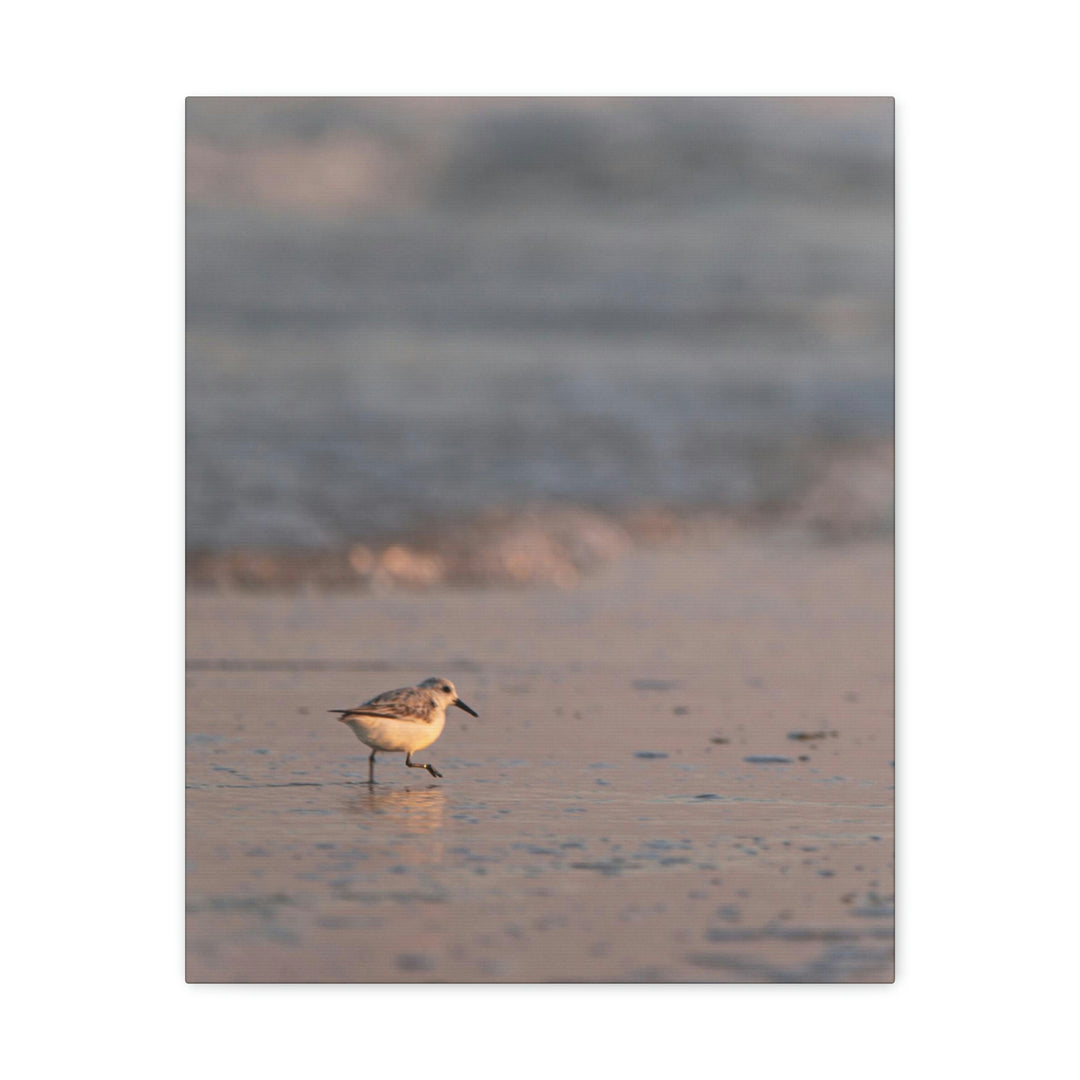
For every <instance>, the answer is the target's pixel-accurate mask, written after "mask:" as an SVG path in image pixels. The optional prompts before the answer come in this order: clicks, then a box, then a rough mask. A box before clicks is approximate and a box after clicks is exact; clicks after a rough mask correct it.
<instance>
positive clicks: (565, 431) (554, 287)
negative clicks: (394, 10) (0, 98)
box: [187, 99, 893, 552]
mask: <svg viewBox="0 0 1080 1080" xmlns="http://www.w3.org/2000/svg"><path fill="white" fill-rule="evenodd" d="M188 141H189V159H188V164H189V205H188V245H187V251H188V267H187V305H188V340H187V355H188V379H187V409H188V455H187V497H188V506H187V528H188V544H189V547H190V548H192V549H197V550H199V551H202V552H214V551H220V550H225V549H235V548H243V547H247V548H262V549H291V550H303V551H309V552H319V551H329V550H337V551H344V550H346V549H347V548H348V546H349V545H355V544H357V543H372V544H380V543H389V542H391V541H393V540H395V539H400V538H402V537H409V536H414V535H418V534H420V533H422V532H425V531H427V532H430V531H431V530H432V529H435V528H437V527H438V526H439V524H440V523H442V522H462V521H468V520H469V519H470V518H471V517H476V516H477V515H483V514H485V513H488V512H490V511H492V510H493V509H498V510H507V509H510V510H512V509H514V508H524V507H527V506H530V505H533V504H536V503H537V502H538V501H539V502H544V503H546V504H575V505H579V506H581V507H584V508H593V509H595V510H598V511H601V512H604V513H611V514H616V515H624V514H626V513H628V512H630V511H632V510H633V509H634V508H635V507H641V506H649V507H657V506H660V507H665V508H670V509H672V510H675V511H694V510H700V509H702V508H719V509H724V508H753V507H757V506H764V505H779V504H785V503H791V502H792V501H793V500H795V499H797V498H798V497H799V495H800V493H801V492H803V491H805V488H806V485H807V483H808V481H809V478H810V474H811V472H812V469H811V466H810V463H811V462H813V461H815V460H818V459H819V458H820V454H819V450H820V448H821V447H823V446H835V445H836V444H842V443H848V444H850V445H852V446H855V445H863V444H866V445H869V444H873V443H880V442H882V441H885V442H888V441H889V440H890V439H891V436H892V414H893V340H892V329H893V263H892V257H893V232H892V230H893V210H892V104H891V102H890V101H887V100H882V99H871V100H863V101H857V100H855V101H846V100H842V99H834V100H830V101H823V102H814V101H783V100H779V99H777V100H757V101H754V100H750V99H747V100H740V99H716V100H679V99H655V100H651V101H637V100H625V101H621V100H615V101H610V100H595V101H571V100H564V99H551V100H544V101H491V100H485V99H474V100H464V101H462V100H454V99H445V100H444V99H431V100H422V101H410V100H408V99H393V100H377V99H357V100H350V99H311V100H303V99H293V100H283V101H275V100H273V99H229V100H220V99H193V100H192V101H191V102H190V103H189V122H188Z"/></svg>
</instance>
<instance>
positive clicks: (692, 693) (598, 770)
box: [187, 528, 894, 982]
mask: <svg viewBox="0 0 1080 1080" xmlns="http://www.w3.org/2000/svg"><path fill="white" fill-rule="evenodd" d="M187 619H188V622H187V632H188V674H187V680H188V682H187V685H188V691H187V715H188V719H187V834H188V835H187V858H188V863H187V910H188V936H187V943H188V967H187V975H188V980H189V981H193V982H237V981H238V982H264V981H270V982H308V981H312V982H316V981H318V982H335V981H337V982H415V981H450V982H544V981H590V982H626V981H662V982H663V981H678V982H689V981H716V982H774V981H778V982H791V981H809V982H888V981H891V979H892V977H893V804H894V799H893V792H894V789H893V783H894V760H893V759H894V750H893V705H894V701H893V552H892V545H891V543H890V542H888V541H887V540H884V539H866V540H854V541H851V542H847V543H837V544H824V543H820V542H814V541H812V540H811V539H808V537H807V536H806V535H805V533H801V532H798V531H795V530H787V531H784V530H778V529H773V530H766V529H763V528H757V529H747V528H732V529H730V530H727V531H724V532H722V533H720V534H717V533H713V534H711V535H708V536H697V537H685V538H683V539H681V540H680V541H678V542H677V543H674V544H668V545H665V546H663V547H659V548H655V549H651V550H650V549H640V550H635V551H634V552H632V553H631V554H629V555H627V556H626V557H624V558H622V559H620V560H618V561H616V562H614V563H613V564H611V565H610V566H609V567H607V568H606V569H604V570H603V571H602V572H601V573H598V574H596V575H595V576H592V577H590V578H587V579H586V580H584V581H583V582H582V583H581V584H580V585H579V586H578V587H577V588H574V589H570V590H560V589H557V588H553V587H549V588H531V589H513V588H506V587H502V588H489V589H468V588H452V587H445V586H440V587H436V588H433V589H429V590H424V591H417V592H403V591H389V592H385V593H380V592H354V593H336V594H335V593H325V594H319V593H314V592H311V593H306V594H305V593H301V592H296V593H292V594H286V593H256V594H244V593H239V592H228V591H226V592H210V591H207V592H200V591H198V590H193V591H191V593H190V594H189V600H188V614H187ZM434 674H438V675H444V676H447V677H449V678H451V679H453V680H454V681H455V682H456V684H457V686H458V688H459V690H460V692H461V694H462V696H463V697H464V698H465V699H466V700H467V701H468V702H469V703H470V704H471V705H472V706H473V707H474V708H475V709H476V710H477V711H478V712H479V713H480V717H479V719H473V718H472V717H469V716H467V715H465V714H464V713H460V712H458V711H457V710H453V713H454V715H452V716H451V717H450V718H449V720H448V723H447V728H446V731H445V733H444V734H443V736H442V737H441V739H440V740H439V741H438V742H437V743H435V745H434V746H433V747H431V748H430V749H429V750H428V751H426V752H425V754H424V755H423V759H424V760H428V761H431V762H433V763H434V764H436V765H437V767H438V768H439V769H440V770H441V771H442V772H443V773H444V774H445V778H444V779H442V780H434V779H432V778H430V777H429V776H427V774H423V773H419V772H418V771H412V770H407V769H405V768H404V765H403V761H402V758H401V756H400V755H382V756H380V758H379V762H378V767H377V773H376V780H377V783H376V785H375V786H374V787H369V786H368V785H367V783H366V782H365V781H366V777H367V750H366V748H365V747H364V746H363V745H362V744H360V743H359V742H358V741H357V740H356V739H355V738H354V737H353V736H352V734H351V733H350V732H349V731H348V730H347V729H345V728H344V727H343V726H342V725H341V724H339V723H338V722H337V721H336V718H335V717H333V716H331V715H329V714H328V713H327V711H326V710H327V709H332V708H335V707H338V708H340V707H345V706H351V705H354V704H356V703H358V702H360V701H362V700H364V699H366V698H367V697H370V696H371V695H372V694H374V693H377V692H379V691H381V690H385V689H389V688H392V687H396V686H402V685H409V684H412V683H415V682H417V681H419V680H420V679H422V678H424V677H426V676H428V675H434Z"/></svg>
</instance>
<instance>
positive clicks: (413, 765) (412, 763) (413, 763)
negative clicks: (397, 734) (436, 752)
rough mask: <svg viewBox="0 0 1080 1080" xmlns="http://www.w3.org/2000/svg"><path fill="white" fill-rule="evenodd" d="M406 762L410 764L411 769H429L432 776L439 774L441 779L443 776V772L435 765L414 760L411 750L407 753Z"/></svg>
mask: <svg viewBox="0 0 1080 1080" xmlns="http://www.w3.org/2000/svg"><path fill="white" fill-rule="evenodd" d="M405 764H406V765H408V766H409V768H410V769H427V771H428V772H429V773H431V775H432V776H437V777H439V778H440V779H441V778H442V773H441V772H439V770H438V769H436V768H435V766H434V765H424V764H422V763H421V762H419V761H413V759H412V751H411V750H410V751H409V752H408V753H407V754H406V755H405Z"/></svg>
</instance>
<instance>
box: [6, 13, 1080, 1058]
mask: <svg viewBox="0 0 1080 1080" xmlns="http://www.w3.org/2000/svg"><path fill="white" fill-rule="evenodd" d="M1058 10H1059V9H1057V8H1056V7H1054V6H1052V5H1049V4H1045V3H1042V4H1040V3H1034V4H1029V5H1027V6H1026V7H1025V8H1024V9H1023V11H1022V12H1014V13H1013V14H1012V15H1011V17H1009V18H1008V19H1006V18H1005V17H1003V16H1002V15H999V14H996V13H995V12H994V11H992V10H990V9H987V8H986V7H985V6H984V5H975V4H972V3H956V4H952V5H940V4H934V5H930V4H926V3H917V4H910V5H907V6H905V7H904V8H895V7H894V8H887V9H883V8H874V7H872V6H868V5H866V4H865V3H831V4H830V3H825V4H816V5H807V4H805V3H798V4H796V3H783V4H778V3H771V4H764V5H757V6H755V7H754V8H753V9H752V10H751V9H750V8H749V6H748V5H739V6H738V7H737V8H734V9H733V8H723V9H719V8H718V9H714V10H710V9H708V8H707V7H705V6H698V5H688V4H685V3H683V4H680V3H674V4H667V5H664V6H663V7H661V8H657V7H650V8H634V7H632V6H630V7H628V6H626V5H624V4H619V5H615V4H592V5H586V4H582V3H577V4H566V3H549V4H546V5H543V6H542V7H539V6H538V7H536V8H529V9H525V10H522V9H521V8H520V7H517V8H513V9H508V8H507V6H506V5H505V4H499V5H496V4H483V5H471V6H467V7H466V8H463V7H462V5H438V6H436V5H431V4H424V5H415V4H413V5H408V6H407V8H402V9H401V13H400V14H399V15H396V16H392V15H389V14H387V12H385V11H372V10H370V9H368V8H365V7H364V6H362V5H356V4H351V5H345V4H321V3H312V4H307V5H305V6H303V7H302V8H297V7H288V8H286V7H277V8H275V7H268V6H267V5H265V4H255V3H232V4H227V5H225V4H221V3H215V4H210V3H206V2H203V0H200V2H194V3H189V4H186V5H184V6H183V7H182V8H181V7H168V8H166V7H163V8H160V9H155V8H152V7H150V8H148V7H146V6H145V5H136V4H134V3H124V4H121V3H111V4H109V3H105V4H99V5H91V6H88V7H83V8H74V7H68V8H66V9H63V10H56V9H40V10H39V11H38V12H37V13H27V12H26V11H25V10H21V11H20V12H19V13H18V14H17V15H15V16H14V17H13V22H12V24H11V25H10V31H11V37H10V38H9V50H10V51H11V53H12V59H13V61H14V64H13V66H11V67H10V68H9V71H8V74H7V82H8V84H9V85H8V88H7V93H6V95H5V114H6V116H7V117H8V118H9V126H8V128H7V140H6V141H7V148H8V150H9V153H10V154H11V155H12V156H11V157H10V159H9V165H8V166H7V172H8V176H7V188H8V198H7V200H6V201H5V206H6V208H7V211H8V215H9V227H10V236H9V242H8V244H7V245H5V246H6V248H7V253H6V260H5V261H6V262H7V264H8V266H9V272H10V273H11V274H12V281H11V284H10V286H9V287H10V288H11V290H12V291H13V293H14V296H13V299H14V304H13V305H12V307H13V320H12V321H13V325H14V327H15V335H14V337H15V341H14V342H13V343H12V351H11V353H10V354H9V362H8V365H7V377H8V393H7V395H6V400H7V410H6V411H7V414H8V415H7V423H6V424H5V426H4V447H5V451H6V452H5V460H6V463H7V465H8V470H9V474H10V476H11V483H12V486H13V489H14V490H13V492H12V494H13V496H14V497H13V498H10V499H9V509H10V510H13V511H14V513H13V515H12V517H11V518H9V524H8V526H7V534H8V537H9V540H10V541H12V545H11V555H9V559H10V562H9V565H8V571H9V587H11V588H10V591H11V592H13V593H14V597H13V602H11V603H9V605H8V610H9V612H10V614H9V625H11V626H12V628H13V630H14V631H15V633H14V634H13V635H12V639H11V640H12V644H11V646H10V648H11V649H12V657H13V660H14V664H13V665H12V669H13V673H14V679H13V683H14V685H15V690H16V693H15V695H14V698H13V699H11V700H10V708H9V711H8V716H7V726H8V730H9V733H10V736H11V737H10V739H9V741H8V746H7V753H6V754H5V760H6V769H5V773H6V776H5V783H4V785H3V786H4V794H3V798H4V805H5V809H6V811H7V812H6V814H5V822H6V825H7V830H8V832H9V834H10V839H9V842H8V843H7V844H6V845H5V854H6V859H5V860H4V863H5V868H6V869H7V870H9V871H11V874H10V877H8V884H7V886H6V888H5V897H4V907H5V910H6V918H5V922H4V925H5V927H6V928H7V931H8V935H7V936H8V939H9V947H10V956H9V958H8V964H7V965H6V967H7V974H8V977H9V981H10V982H11V983H12V985H13V986H14V987H15V989H16V992H17V1000H16V1003H15V1006H14V1008H15V1015H14V1017H11V1016H10V1014H9V1020H11V1019H14V1021H15V1022H14V1023H12V1024H11V1028H12V1031H13V1036H12V1040H11V1045H10V1049H11V1050H12V1051H13V1052H14V1053H15V1054H16V1055H18V1054H21V1055H22V1056H23V1058H24V1059H25V1060H26V1061H27V1062H29V1063H30V1064H31V1065H32V1066H35V1067H36V1071H37V1072H38V1073H39V1074H40V1075H59V1074H60V1073H61V1071H66V1070H68V1069H74V1068H82V1067H85V1066H86V1065H88V1064H89V1063H91V1062H100V1063H101V1064H102V1065H103V1066H104V1067H106V1068H108V1070H109V1072H110V1074H111V1075H115V1076H118V1077H127V1076H140V1077H141V1076H143V1075H146V1074H148V1073H150V1074H157V1075H160V1074H162V1073H164V1074H165V1075H170V1076H171V1075H192V1076H195V1075H197V1076H239V1075H259V1076H270V1077H277V1076H281V1077H285V1076H299V1075H308V1076H310V1075H318V1076H328V1075H340V1074H341V1073H342V1071H343V1070H348V1071H349V1072H350V1073H352V1072H356V1071H363V1072H369V1071H373V1070H376V1069H378V1068H380V1067H382V1068H384V1069H387V1070H391V1069H394V1070H397V1069H401V1070H405V1069H407V1070H409V1071H410V1072H417V1073H422V1072H425V1071H431V1070H439V1071H440V1072H446V1071H454V1070H458V1069H460V1070H461V1072H462V1074H463V1075H467V1076H469V1077H475V1076H489V1075H490V1076H495V1075H498V1076H505V1075H513V1076H525V1077H530V1076H547V1075H549V1074H550V1073H552V1072H556V1071H557V1072H560V1073H563V1074H567V1073H569V1074H570V1075H582V1074H585V1073H586V1071H591V1070H593V1069H596V1068H600V1069H604V1070H605V1071H611V1072H616V1073H618V1074H630V1075H633V1076H639V1075H640V1076H655V1075H666V1076H671V1075H673V1076H680V1075H687V1074H696V1073H697V1072H698V1071H699V1070H703V1069H707V1070H709V1071H710V1072H712V1073H714V1074H729V1075H733V1076H788V1075H792V1074H796V1073H797V1074H798V1075H800V1076H818V1075H820V1076H828V1077H830V1078H835V1077H836V1076H843V1075H855V1074H856V1073H857V1074H858V1075H863V1074H877V1075H883V1076H905V1077H907V1076H910V1075H912V1074H913V1073H915V1072H917V1071H927V1070H929V1071H930V1072H931V1073H932V1074H939V1073H940V1074H944V1073H946V1072H953V1071H956V1072H958V1073H959V1072H960V1071H961V1070H962V1071H963V1073H964V1074H965V1075H970V1074H974V1073H975V1072H977V1071H979V1070H981V1069H982V1068H984V1067H987V1066H990V1065H996V1066H998V1067H1000V1068H1002V1069H1010V1068H1011V1069H1013V1070H1016V1069H1019V1068H1020V1067H1021V1066H1022V1067H1023V1070H1024V1073H1025V1075H1043V1074H1050V1073H1051V1072H1053V1071H1055V1069H1051V1062H1054V1064H1055V1067H1056V1062H1057V1060H1058V1059H1059V1058H1060V1060H1070V1059H1071V1058H1072V1057H1073V1056H1074V1055H1072V1054H1071V1053H1069V1049H1070V1048H1069V1047H1068V1046H1066V1045H1064V1039H1065V1037H1066V1033H1067V1032H1068V1030H1069V1029H1068V1026H1067V1024H1066V1023H1065V1020H1064V1016H1063V1011H1064V1002H1065V1001H1066V1000H1067V997H1068V995H1067V992H1066V991H1067V987H1066V985H1065V984H1064V980H1065V979H1066V978H1067V977H1068V976H1069V975H1071V974H1072V972H1073V970H1074V969H1075V966H1076V954H1075V945H1073V944H1072V936H1071V935H1070V933H1069V923H1068V919H1069V917H1070V915H1071V910H1070V907H1069V903H1068V902H1069V900H1070V899H1071V896H1072V895H1073V892H1072V887H1071V880H1068V881H1067V880H1066V879H1065V877H1064V868H1065V866H1066V865H1067V864H1068V863H1069V862H1071V856H1072V850H1073V848H1074V847H1075V843H1074V842H1070V840H1071V837H1069V836H1067V835H1063V834H1062V829H1063V828H1066V827H1067V826H1066V823H1068V822H1071V820H1072V817H1073V815H1074V814H1075V810H1074V808H1073V806H1072V803H1071V801H1069V802H1068V803H1066V802H1065V799H1066V797H1067V796H1068V795H1069V794H1070V793H1071V792H1070V787H1069V780H1070V779H1071V774H1072V772H1073V769H1072V768H1071V767H1070V766H1071V763H1072V759H1073V755H1072V749H1073V747H1072V743H1071V741H1070V742H1065V741H1064V740H1063V738H1062V736H1063V734H1064V733H1063V732H1062V730H1061V723H1062V719H1063V718H1064V717H1066V716H1070V715H1071V716H1075V703H1074V702H1073V700H1072V695H1065V694H1064V693H1063V692H1062V691H1063V686H1062V683H1063V679H1062V676H1063V675H1064V673H1065V672H1067V671H1069V670H1070V666H1069V661H1070V660H1071V659H1072V655H1071V654H1072V652H1073V649H1072V648H1070V645H1071V643H1072V642H1074V641H1075V631H1073V630H1072V627H1071V619H1070V616H1071V615H1072V612H1073V608H1074V605H1075V600H1076V597H1075V585H1076V572H1075V569H1074V566H1075V561H1074V560H1075V556H1074V554H1073V548H1074V546H1075V542H1076V541H1075V532H1074V530H1072V529H1071V528H1070V525H1071V514H1069V511H1070V510H1071V502H1072V499H1073V492H1074V490H1075V486H1076V484H1075V477H1073V476H1072V475H1071V473H1072V472H1073V471H1074V468H1073V463H1074V462H1075V460H1076V453H1075V449H1074V447H1073V445H1072V440H1071V439H1070V438H1069V435H1070V433H1071V428H1072V426H1073V424H1074V421H1073V413H1074V411H1075V408H1076V405H1075V403H1076V401H1077V400H1078V398H1077V394H1076V374H1075V361H1073V362H1072V363H1069V359H1071V358H1072V357H1073V356H1075V341H1074V337H1075V333H1074V332H1072V327H1071V326H1067V325H1066V324H1065V321H1064V320H1065V318H1066V317H1067V314H1068V316H1071V313H1072V305H1073V296H1072V293H1073V292H1074V290H1075V269H1074V259H1075V256H1074V250H1075V241H1076V237H1075V209H1074V199H1075V197H1074V196H1073V194H1072V190H1071V186H1072V184H1073V183H1074V179H1075V177H1074V170H1073V169H1072V167H1071V160H1070V158H1066V156H1065V155H1066V152H1067V151H1068V150H1069V149H1071V143H1072V141H1073V136H1072V134H1071V133H1072V131H1073V128H1074V126H1075V118H1074V116H1073V115H1072V109H1071V106H1070V102H1071V101H1072V100H1074V98H1073V95H1072V87H1071V86H1068V85H1067V84H1066V82H1065V79H1066V73H1068V72H1069V71H1071V69H1072V67H1073V57H1072V55H1071V48H1070V43H1071V39H1072V35H1070V34H1068V33H1066V32H1065V28H1064V26H1062V25H1059V24H1058V22H1057V15H1056V12H1057V11H1058ZM511 11H512V14H511V13H510V12H511ZM251 93H254V94H266V93H274V94H282V95H289V94H305V93H306V94H310V93H318V94H358V93H371V94H375V93H408V94H419V93H439V94H442V93H484V94H491V95H503V94H534V93H559V94H563V93H575V94H577V93H580V94H612V93H615V94H625V93H634V94H649V93H664V94H731V93H734V94H740V95H749V94H795V95H822V94H841V95H847V94H853V95H895V96H896V98H897V119H898V149H899V174H898V178H899V213H900V216H899V223H900V232H899V270H900V274H899V292H898V296H899V311H900V330H899V335H898V342H899V353H898V356H899V383H898V390H899V421H900V425H899V432H898V444H899V449H900V457H899V466H898V481H899V496H900V498H899V514H898V519H899V525H900V531H899V535H898V543H899V568H900V594H899V617H900V623H899V630H900V636H899V655H898V660H899V675H900V693H899V713H898V723H899V735H900V750H899V753H898V777H899V784H900V791H899V801H900V822H899V824H900V852H899V866H898V872H899V885H900V894H899V902H898V911H899V925H898V945H899V962H898V982H897V984H896V985H895V986H893V987H859V986H856V987H846V986H845V987H742V988H740V987H680V986H674V987H621V988H613V989H598V988H587V987H538V988H530V987H520V988H509V989H508V988H498V989H495V988H484V987H453V988H445V989H430V988H427V989H425V988H385V987H374V988H371V987H189V986H186V985H185V984H184V982H183V977H182V931H181V919H180V905H181V897H182V882H181V866H180V859H179V850H180V845H181V840H182V837H181V833H182V810H181V803H180V799H179V796H178V787H179V784H178V781H179V778H180V776H181V764H180V761H181V758H180V730H181V715H180V711H181V700H182V685H181V679H180V674H179V671H180V657H181V652H182V626H181V621H180V620H181V604H180V601H181V588H182V582H181V570H180V565H181V513H182V502H181V499H182V486H181V480H182V469H183V445H182V414H181V395H182V345H181V343H182V332H183V326H182V310H181V306H180V302H179V297H180V291H181V287H182V275H181V266H182V252H183V249H182V221H181V200H182V125H183V99H184V97H185V95H188V94H251ZM1067 184H1068V185H1069V186H1068V187H1066V185H1067ZM1070 224H1071V226H1072V230H1073V231H1072V232H1069V231H1067V226H1069V225H1070ZM5 351H6V350H5ZM1055 361H1056V363H1055ZM1070 734H1071V731H1070ZM5 876H7V875H5ZM403 1006H404V1007H405V1008H407V1010H408V1013H409V1019H408V1023H407V1024H404V1025H403V1024H401V1015H402V1008H403Z"/></svg>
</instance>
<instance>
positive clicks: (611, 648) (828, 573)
mask: <svg viewBox="0 0 1080 1080" xmlns="http://www.w3.org/2000/svg"><path fill="white" fill-rule="evenodd" d="M893 115H894V104H893V101H892V100H891V99H887V98H824V99H821V98H790V99H787V98H785V99H781V98H587V99H577V98H558V97H553V98H435V97H432V98H412V99H410V98H370V97H369V98H363V97H357V98H310V99H308V98H259V97H251V98H191V99H189V101H188V103H187V122H186V167H187V178H186V261H187V265H186V312H187V339H186V417H187V449H186V592H187V605H186V609H187V613H186V633H187V646H186V648H187V655H186V792H185V796H186V864H185V869H186V920H187V927H186V947H187V978H188V980H189V981H190V982H197V983H221V982H224V983H252V982H256V983H282V982H287V983H296V982H299V983H421V982H423V983H428V982H446V983H547V982H587V983H626V982H648V983H685V982H711V983H729V982H767V983H837V982H847V983H881V982H890V981H891V980H892V979H893V971H894V949H893V942H894V778H895V760H894V711H893V710H894V689H893V686H894V626H893V615H894V593H893V562H894V559H893V551H894V547H893V536H894V513H893V506H894V498H893V491H894V482H893V472H894V470H893V411H894V340H893V315H894V297H893V294H894V284H893V283H894V274H893V252H894V151H893V130H894V123H893Z"/></svg>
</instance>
